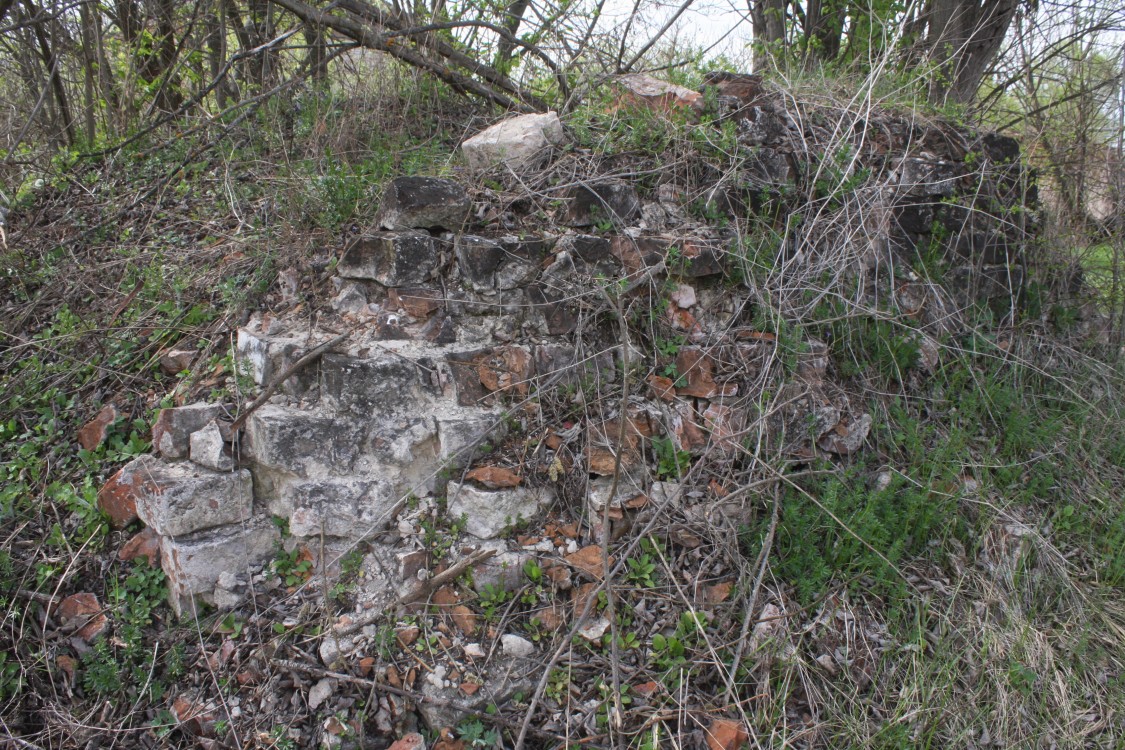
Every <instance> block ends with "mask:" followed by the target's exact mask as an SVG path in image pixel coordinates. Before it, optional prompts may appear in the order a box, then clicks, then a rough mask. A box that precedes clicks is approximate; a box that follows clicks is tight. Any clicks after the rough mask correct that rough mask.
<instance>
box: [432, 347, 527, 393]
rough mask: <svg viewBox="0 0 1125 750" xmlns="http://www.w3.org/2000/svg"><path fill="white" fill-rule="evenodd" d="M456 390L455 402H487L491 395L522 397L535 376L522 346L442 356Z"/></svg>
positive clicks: (525, 349)
mask: <svg viewBox="0 0 1125 750" xmlns="http://www.w3.org/2000/svg"><path fill="white" fill-rule="evenodd" d="M446 362H447V363H448V364H449V369H450V371H451V372H452V373H453V381H454V385H455V386H456V388H457V403H458V404H460V405H462V406H474V405H479V404H481V403H488V402H489V401H490V400H492V399H490V398H489V397H490V396H492V394H508V395H517V396H526V395H527V393H528V391H529V389H530V387H531V378H532V376H533V375H534V374H535V361H534V359H533V358H532V356H531V352H530V351H528V349H527V348H525V347H522V346H498V347H493V348H490V349H481V350H478V351H470V352H454V353H451V354H449V355H448V356H447V357H446Z"/></svg>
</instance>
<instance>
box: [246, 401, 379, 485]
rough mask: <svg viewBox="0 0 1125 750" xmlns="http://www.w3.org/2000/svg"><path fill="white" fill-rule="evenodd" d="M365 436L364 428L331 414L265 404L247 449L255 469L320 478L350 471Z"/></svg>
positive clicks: (251, 423)
mask: <svg viewBox="0 0 1125 750" xmlns="http://www.w3.org/2000/svg"><path fill="white" fill-rule="evenodd" d="M366 437H367V430H366V428H365V427H364V426H363V425H361V424H358V423H355V422H351V421H348V420H346V419H341V418H339V417H336V416H333V415H331V414H325V413H324V412H321V411H301V410H299V409H291V408H288V407H284V406H275V405H273V404H266V405H265V406H263V407H262V408H260V409H258V410H257V411H255V412H254V413H253V414H251V415H250V418H249V419H248V420H247V422H246V443H245V447H246V450H247V451H248V453H249V454H250V456H251V458H252V459H253V462H254V465H255V469H256V470H259V471H260V470H262V469H272V470H281V471H283V472H286V473H288V474H290V475H292V476H294V477H302V478H312V479H317V478H324V477H328V476H341V475H345V474H347V473H349V472H351V471H352V469H353V467H354V466H355V464H356V461H357V460H358V458H359V455H360V453H362V452H363V448H364V443H365V440H366ZM260 489H264V488H260Z"/></svg>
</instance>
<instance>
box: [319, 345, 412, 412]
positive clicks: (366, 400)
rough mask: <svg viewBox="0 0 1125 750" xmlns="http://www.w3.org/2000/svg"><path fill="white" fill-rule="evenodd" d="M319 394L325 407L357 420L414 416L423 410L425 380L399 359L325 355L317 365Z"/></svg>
mask: <svg viewBox="0 0 1125 750" xmlns="http://www.w3.org/2000/svg"><path fill="white" fill-rule="evenodd" d="M320 372H321V389H322V390H321V393H322V395H323V397H324V398H325V399H326V401H327V402H328V404H329V405H330V406H331V407H332V408H334V409H338V410H340V411H346V412H351V413H352V414H355V415H357V416H361V417H368V418H370V417H379V416H381V415H387V414H403V413H410V412H413V413H418V410H419V409H423V410H424V409H425V408H426V405H427V402H428V394H427V392H426V390H425V389H424V386H425V385H428V383H429V380H428V378H424V373H423V372H422V371H421V370H420V369H419V368H418V367H417V366H416V365H414V364H412V363H411V362H409V361H407V360H404V359H402V358H401V357H392V356H386V357H380V358H373V359H357V358H355V357H346V356H343V355H338V354H328V355H325V356H324V358H323V359H322V360H321V364H320Z"/></svg>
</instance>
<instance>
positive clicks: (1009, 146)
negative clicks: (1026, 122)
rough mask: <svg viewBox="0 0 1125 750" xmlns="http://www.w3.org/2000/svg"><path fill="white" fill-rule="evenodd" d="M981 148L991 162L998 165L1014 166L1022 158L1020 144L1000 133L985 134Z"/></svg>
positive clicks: (981, 141) (982, 137)
mask: <svg viewBox="0 0 1125 750" xmlns="http://www.w3.org/2000/svg"><path fill="white" fill-rule="evenodd" d="M980 147H981V148H982V149H983V150H984V153H985V156H987V157H988V159H989V161H991V162H993V163H996V164H1014V163H1016V162H1018V161H1019V158H1020V142H1019V141H1017V140H1016V139H1015V138H1009V137H1008V136H1006V135H1000V134H999V133H985V134H984V135H983V136H981V139H980Z"/></svg>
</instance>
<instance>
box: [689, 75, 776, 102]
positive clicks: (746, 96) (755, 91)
mask: <svg viewBox="0 0 1125 750" xmlns="http://www.w3.org/2000/svg"><path fill="white" fill-rule="evenodd" d="M703 85H704V86H713V87H715V89H716V90H717V91H718V94H719V95H720V96H730V97H734V98H735V99H738V101H739V103H740V104H741V106H744V107H749V106H753V105H754V104H755V103H757V101H758V98H759V97H760V96H761V94H762V77H761V76H760V75H755V74H753V73H730V72H728V71H725V70H722V71H714V72H710V73H707V74H706V75H704V76H703Z"/></svg>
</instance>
